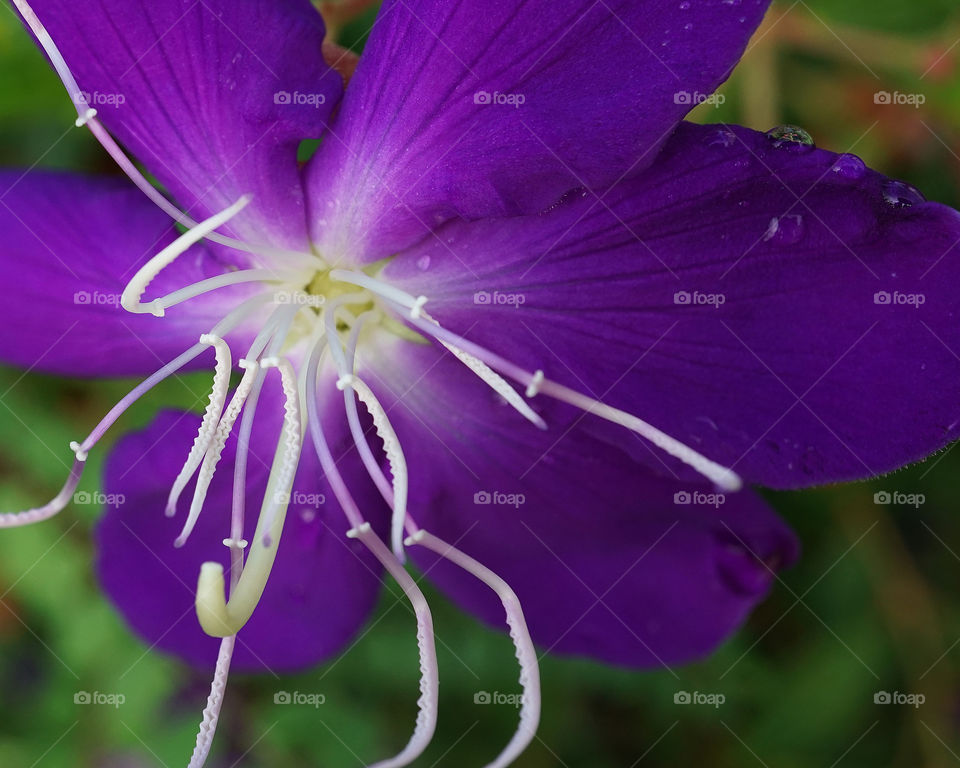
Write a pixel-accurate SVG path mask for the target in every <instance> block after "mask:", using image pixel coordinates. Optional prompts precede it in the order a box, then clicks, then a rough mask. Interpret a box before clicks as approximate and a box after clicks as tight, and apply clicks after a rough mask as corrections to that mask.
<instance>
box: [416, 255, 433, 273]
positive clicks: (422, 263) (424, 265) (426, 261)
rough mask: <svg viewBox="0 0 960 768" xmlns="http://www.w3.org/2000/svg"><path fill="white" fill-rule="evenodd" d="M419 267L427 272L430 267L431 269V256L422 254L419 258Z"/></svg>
mask: <svg viewBox="0 0 960 768" xmlns="http://www.w3.org/2000/svg"><path fill="white" fill-rule="evenodd" d="M417 269H419V270H420V271H421V272H426V271H427V270H428V269H430V257H429V256H421V257H420V258H419V259H417Z"/></svg>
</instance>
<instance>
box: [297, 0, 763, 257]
mask: <svg viewBox="0 0 960 768" xmlns="http://www.w3.org/2000/svg"><path fill="white" fill-rule="evenodd" d="M767 5H768V0H743V2H739V0H738V2H737V3H735V4H734V3H728V2H720V0H710V1H709V2H697V3H681V2H679V0H643V1H642V2H638V1H637V0H617V1H616V2H606V3H594V4H590V3H585V2H582V1H581V0H527V1H526V2H522V3H517V2H515V1H514V0H495V2H488V3H486V4H484V6H483V11H482V13H478V11H477V8H476V7H475V6H473V5H470V4H467V3H450V2H443V0H412V1H411V0H389V1H388V2H386V3H384V6H383V10H382V11H381V12H380V16H379V18H378V20H377V23H376V26H375V27H374V29H373V32H372V34H371V37H370V41H369V43H368V44H367V46H366V48H365V50H364V54H363V57H362V58H361V61H360V65H359V67H358V69H357V72H356V75H355V76H354V78H353V79H352V80H351V82H350V88H349V89H348V91H347V94H346V97H345V99H344V104H343V109H342V111H341V113H340V115H339V116H338V118H337V120H336V122H335V125H334V126H333V128H332V129H331V135H330V136H329V137H328V138H327V140H326V142H325V144H324V146H323V148H322V149H321V152H320V154H319V155H318V156H317V158H316V159H315V160H314V162H313V167H312V169H311V171H310V176H309V181H308V192H309V195H310V206H311V209H312V216H311V218H312V221H313V225H314V236H315V239H316V240H317V241H318V242H321V243H323V244H324V246H325V250H327V251H328V252H334V251H336V252H344V251H345V252H346V253H347V254H348V256H349V257H351V258H355V259H359V260H367V261H373V260H374V259H377V258H380V257H383V256H386V255H389V254H391V253H393V252H394V251H395V250H397V249H399V248H400V247H402V246H404V245H406V244H408V243H410V242H413V241H415V240H417V239H419V238H420V237H422V236H423V235H424V234H425V232H426V231H429V229H431V228H433V227H434V226H435V225H436V224H437V223H438V222H442V221H443V220H445V219H448V218H451V217H454V216H463V217H466V218H476V217H482V216H499V215H515V214H517V213H531V212H535V211H539V210H542V209H544V208H546V207H548V206H550V205H552V204H553V203H555V202H556V201H557V200H558V199H559V198H560V196H561V195H562V194H563V193H564V192H566V191H567V190H570V189H573V188H575V187H580V186H592V187H598V186H606V185H608V184H610V183H611V182H613V181H615V180H616V179H619V178H620V177H622V176H624V175H627V174H630V173H634V172H637V171H639V170H641V169H642V168H643V167H645V166H646V165H648V164H649V163H651V162H652V161H653V159H654V157H655V156H656V150H657V148H658V147H659V146H660V144H661V143H662V142H663V140H664V139H665V138H666V136H667V135H668V134H669V132H670V131H671V129H672V128H673V127H674V126H675V125H676V124H677V122H678V121H679V120H680V119H681V118H682V117H683V116H684V114H686V112H687V111H688V110H689V109H690V101H691V100H693V101H696V100H697V99H699V98H700V97H701V96H702V97H705V96H706V95H707V94H709V93H712V92H713V90H714V89H715V88H716V87H717V85H719V84H720V83H721V82H722V81H723V80H724V79H725V78H726V77H727V75H729V73H730V70H731V69H732V68H733V66H734V64H736V62H737V60H738V59H739V58H740V55H741V53H742V52H743V49H744V46H745V45H746V42H747V40H748V39H749V37H750V35H751V34H752V32H753V30H754V29H755V28H756V26H757V24H758V23H759V21H760V19H761V18H762V16H763V12H764V11H765V10H766V7H767ZM500 102H503V103H500Z"/></svg>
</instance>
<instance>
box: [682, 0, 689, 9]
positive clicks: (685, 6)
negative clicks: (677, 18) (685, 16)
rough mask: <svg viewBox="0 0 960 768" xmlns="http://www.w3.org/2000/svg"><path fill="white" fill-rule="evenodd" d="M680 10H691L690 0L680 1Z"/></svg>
mask: <svg viewBox="0 0 960 768" xmlns="http://www.w3.org/2000/svg"><path fill="white" fill-rule="evenodd" d="M680 10H681V11H689V10H690V0H683V2H682V3H680Z"/></svg>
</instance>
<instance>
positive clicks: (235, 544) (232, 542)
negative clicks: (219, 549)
mask: <svg viewBox="0 0 960 768" xmlns="http://www.w3.org/2000/svg"><path fill="white" fill-rule="evenodd" d="M249 545H250V542H248V541H247V540H246V539H224V540H223V546H225V547H229V548H230V549H246V548H247V547H248V546H249Z"/></svg>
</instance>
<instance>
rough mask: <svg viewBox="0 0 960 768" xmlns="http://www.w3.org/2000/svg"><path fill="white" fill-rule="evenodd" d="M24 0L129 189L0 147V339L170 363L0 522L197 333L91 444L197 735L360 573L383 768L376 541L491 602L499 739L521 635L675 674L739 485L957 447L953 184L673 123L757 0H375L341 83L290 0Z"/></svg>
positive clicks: (112, 575)
mask: <svg viewBox="0 0 960 768" xmlns="http://www.w3.org/2000/svg"><path fill="white" fill-rule="evenodd" d="M14 3H15V5H16V6H17V7H18V8H19V9H20V11H21V13H22V14H23V16H24V18H25V19H26V20H27V22H28V24H29V26H30V28H31V29H32V31H33V33H34V34H35V35H36V36H37V38H38V39H39V42H40V43H41V44H42V45H43V47H44V49H45V50H46V52H47V54H48V55H49V57H50V59H51V61H52V62H53V64H54V66H55V67H56V68H57V69H58V72H59V73H60V75H61V78H62V79H63V80H64V83H65V85H66V87H67V90H68V92H69V93H70V96H71V98H73V100H74V103H75V104H76V106H77V111H78V115H79V117H78V120H77V123H78V125H86V126H87V127H88V128H90V129H91V131H92V132H93V134H94V135H95V136H96V137H97V139H98V140H99V141H100V142H101V143H102V144H103V145H104V147H105V148H106V149H107V150H108V152H109V153H110V154H111V156H113V157H114V158H115V159H116V160H117V161H118V162H119V163H120V165H121V167H122V168H123V170H124V172H125V173H126V174H127V175H128V176H129V177H130V179H132V181H133V182H134V183H130V182H129V181H128V180H126V179H117V178H113V177H109V178H107V177H102V178H92V177H78V176H73V175H69V174H63V173H40V172H29V173H26V174H23V173H19V172H9V171H8V172H4V173H2V175H0V190H2V193H0V202H2V203H3V205H2V207H0V221H2V227H3V232H4V233H5V237H4V243H3V247H2V251H0V252H2V254H3V258H2V260H0V270H2V272H0V275H2V277H3V285H5V286H8V290H7V291H6V293H5V296H4V301H3V303H2V309H0V312H2V313H3V320H4V321H5V325H6V327H7V328H8V329H9V328H15V329H16V332H15V333H6V334H4V335H3V337H2V340H0V357H2V359H4V360H6V361H8V362H11V363H15V364H19V365H22V366H25V367H29V368H30V369H33V370H41V371H48V372H54V373H63V374H69V375H83V376H116V375H133V374H137V375H142V374H148V373H150V372H151V371H153V370H157V369H159V370H157V373H155V374H153V375H151V376H150V377H149V378H148V379H146V380H145V382H144V383H143V384H142V385H141V386H139V387H137V388H136V389H135V390H134V391H133V392H132V393H131V394H130V396H128V397H127V398H125V399H124V400H123V401H122V402H121V403H120V404H118V406H117V407H116V408H115V409H114V410H113V411H111V413H110V414H108V415H107V416H106V417H105V419H104V420H103V421H102V422H101V423H100V424H99V425H98V426H97V427H96V428H95V430H94V431H93V432H92V433H91V435H90V436H89V437H88V438H87V439H86V440H84V441H82V442H79V443H75V444H73V450H74V453H75V456H76V461H75V463H74V466H73V469H72V471H71V474H70V477H69V479H68V482H67V484H66V486H65V487H64V489H63V491H62V492H61V493H60V494H59V495H58V496H57V498H56V499H54V500H53V501H52V502H50V503H49V504H47V505H46V506H44V507H40V508H37V509H34V510H28V511H27V512H23V513H18V514H11V515H6V516H3V517H2V518H0V522H2V523H3V524H5V525H18V524H23V523H26V522H34V521H38V520H42V519H46V518H49V517H50V516H52V515H54V514H56V513H57V512H59V511H60V510H61V509H63V507H64V506H65V505H66V504H67V503H68V502H69V501H70V499H71V498H72V496H73V493H74V490H75V488H76V487H77V482H78V480H79V477H80V473H81V471H82V469H83V465H84V461H85V459H86V456H87V453H88V452H89V451H90V450H92V449H93V448H94V447H95V445H96V443H97V441H98V440H99V439H100V438H101V436H102V435H103V434H104V432H105V431H106V430H107V429H108V428H109V427H110V426H111V425H112V424H113V423H114V422H115V421H116V420H117V419H118V418H119V417H120V415H121V414H122V413H123V411H124V410H125V408H126V407H127V406H128V405H129V404H130V403H131V402H133V401H134V400H135V399H137V398H138V397H140V396H141V395H143V394H144V393H145V392H146V391H147V390H149V388H150V387H151V386H153V385H154V384H155V383H157V382H158V381H160V380H162V379H163V378H166V377H168V376H171V375H174V374H175V373H176V372H177V371H178V370H180V369H195V368H197V367H200V368H203V367H208V366H209V363H210V362H211V357H215V361H214V366H215V372H214V382H213V388H212V392H211V394H210V399H209V402H208V404H207V408H206V410H205V412H204V414H203V416H202V417H201V416H198V415H194V414H188V413H179V412H173V411H164V412H162V413H161V414H160V415H159V416H158V417H157V418H156V420H155V421H154V422H153V423H152V424H151V425H150V426H149V427H148V428H147V429H145V430H144V431H142V432H139V433H136V434H132V435H130V436H127V437H126V438H124V439H123V440H121V441H120V442H119V443H118V444H117V446H116V448H115V449H114V450H113V452H112V453H111V455H110V457H109V459H108V462H107V467H106V478H105V492H106V498H109V499H113V500H115V501H116V504H115V505H114V506H113V507H111V508H109V509H108V510H107V511H106V513H105V516H104V518H103V520H102V522H101V524H100V527H99V529H98V547H99V560H98V570H99V574H100V578H101V581H102V583H103V585H104V588H105V589H106V591H107V592H108V594H109V595H110V596H111V598H112V599H113V600H114V601H115V602H116V604H117V605H118V606H119V607H120V609H121V610H122V611H123V613H124V615H125V616H126V618H127V620H128V621H129V623H130V624H131V626H132V627H133V629H134V630H135V631H137V632H138V633H139V634H140V635H142V636H143V637H144V638H145V639H146V640H148V641H149V642H150V643H152V644H154V645H156V646H157V647H159V648H161V649H164V650H166V651H170V652H172V653H175V654H177V655H179V656H180V657H182V658H184V659H185V660H187V661H189V662H191V663H193V664H197V665H201V666H209V665H211V664H212V663H213V661H214V659H216V660H217V670H216V673H215V680H214V685H213V694H212V696H211V700H210V704H209V705H208V708H207V710H206V712H205V716H204V723H203V725H202V726H201V732H200V736H199V737H198V743H197V751H196V753H195V755H194V759H193V761H192V765H200V764H202V762H203V760H204V759H205V757H206V754H207V752H208V750H209V748H210V741H211V739H212V734H213V729H214V727H215V724H216V719H217V716H218V712H219V706H220V702H221V700H222V696H223V692H224V686H225V681H226V675H227V669H228V667H229V665H230V663H231V659H232V661H233V663H234V665H235V666H236V667H239V668H242V669H245V670H256V669H262V668H264V667H269V668H271V669H274V670H290V669H297V668H302V667H304V666H306V665H310V664H314V663H317V662H320V661H322V660H324V659H327V658H329V657H330V656H331V655H333V654H335V653H338V652H340V651H342V650H343V648H344V647H345V646H346V644H347V643H349V642H350V640H351V638H353V637H354V636H355V635H356V634H357V632H358V631H359V629H360V628H361V627H362V625H363V624H364V622H365V621H366V619H367V617H368V616H369V614H370V611H371V610H372V608H373V605H374V603H375V601H376V597H377V592H378V589H379V586H380V579H381V577H382V572H383V571H384V570H387V571H389V572H390V574H391V575H392V576H393V577H394V578H395V579H396V580H397V581H398V582H399V584H400V586H401V587H402V588H403V590H404V592H405V594H406V595H407V597H408V598H409V600H410V603H411V605H412V608H413V611H414V613H415V616H416V619H417V626H418V645H419V650H420V663H421V668H422V671H423V679H422V683H421V698H420V702H419V703H420V707H421V711H420V715H419V716H418V719H417V725H416V731H415V733H414V736H413V738H412V739H411V741H410V743H409V744H408V745H407V747H406V748H405V749H404V750H403V752H401V753H400V755H398V756H397V757H396V758H393V759H391V760H388V761H385V762H384V763H381V764H378V765H391V766H393V765H397V766H399V765H404V764H406V763H407V762H409V761H410V760H412V759H414V758H415V757H416V755H418V754H419V753H420V752H421V751H422V749H423V748H424V747H425V745H426V743H427V742H428V741H429V739H430V736H431V735H432V732H433V729H434V726H435V717H436V707H437V684H438V683H437V670H436V658H435V653H434V646H433V633H432V623H431V618H430V612H429V608H428V607H427V605H426V602H425V600H424V599H423V595H422V594H421V593H420V591H419V588H418V587H417V584H416V583H415V581H414V580H413V579H412V577H411V576H410V575H409V574H408V572H407V571H406V570H405V569H404V568H403V566H402V563H403V562H404V560H405V558H406V554H407V552H409V554H410V556H411V557H412V559H413V560H414V562H415V563H416V564H417V566H418V567H419V568H421V569H422V570H423V571H424V573H425V574H426V575H427V577H428V578H430V579H431V580H432V581H433V582H434V583H436V584H437V585H438V586H439V587H440V588H441V589H443V590H444V591H445V592H446V593H447V594H449V595H450V596H451V597H452V598H454V599H455V600H456V601H457V602H458V603H459V604H460V605H462V606H463V607H465V608H466V609H467V610H469V611H471V612H472V613H474V614H475V615H477V616H479V617H480V618H482V619H483V620H484V621H486V622H490V623H493V624H495V625H497V626H500V625H502V624H503V620H504V616H505V615H506V618H507V623H508V625H509V628H510V631H511V635H512V637H513V639H514V641H515V644H516V648H517V656H518V659H519V661H520V665H521V678H520V679H521V684H522V687H523V689H524V696H523V703H524V706H523V707H522V710H521V723H520V728H519V730H518V732H517V734H516V735H515V736H514V738H513V739H512V740H511V742H510V744H509V745H508V746H507V748H506V749H505V750H504V751H503V752H502V753H501V755H500V756H499V757H498V758H497V760H496V761H495V762H494V763H492V765H497V766H501V765H506V764H508V763H509V762H510V761H511V760H512V759H513V758H514V757H515V756H516V755H517V754H518V753H519V752H520V751H521V750H522V749H523V747H524V746H525V745H526V744H527V743H528V742H529V740H530V739H531V738H532V735H533V732H534V730H535V728H536V724H537V720H538V716H539V708H540V700H539V678H538V672H537V665H536V652H535V651H534V648H533V645H532V642H533V641H535V642H537V643H538V644H540V645H541V646H542V647H543V648H544V649H546V650H554V651H558V652H563V653H574V654H587V655H590V656H593V657H595V658H598V659H602V660H606V661H609V662H613V663H618V664H626V665H635V666H652V665H657V664H673V663H678V662H683V661H687V660H690V659H695V658H699V657H702V656H704V655H705V654H707V653H709V652H710V651H711V650H712V649H713V648H715V647H716V646H717V644H718V643H720V642H721V641H722V640H723V639H724V638H725V637H727V636H728V635H729V634H730V633H731V632H732V631H733V630H734V629H735V628H736V627H737V626H739V624H740V623H741V622H742V621H743V619H744V617H745V616H746V615H747V614H748V613H749V611H750V609H751V608H752V606H753V605H755V604H756V602H757V601H758V600H760V599H762V597H763V596H764V594H765V593H766V591H767V589H768V587H769V586H770V583H771V581H772V580H773V578H775V574H776V571H777V569H778V568H780V567H783V566H786V565H788V564H789V563H790V562H791V561H792V560H793V559H794V557H795V554H796V544H795V541H794V538H793V536H792V534H791V533H790V532H789V530H788V529H787V528H786V527H785V526H784V524H783V523H782V522H781V521H780V520H779V519H778V518H777V517H776V515H775V514H774V513H773V512H772V510H771V509H770V508H769V507H768V506H767V505H766V504H765V503H764V502H763V501H762V500H761V499H760V497H759V496H757V495H756V494H754V493H753V492H751V491H749V490H739V489H740V485H741V478H742V479H743V481H745V482H746V483H749V484H756V485H764V486H769V487H774V488H798V487H802V486H808V485H815V484H820V483H827V482H836V481H843V480H853V479H857V478H862V477H869V476H873V475H877V474H879V473H883V472H888V471H891V470H893V469H896V468H897V467H900V466H902V465H904V464H905V463H908V462H911V461H915V460H918V459H920V458H922V457H924V456H926V455H928V454H930V453H931V452H933V451H935V450H937V449H939V448H941V447H943V446H944V445H946V444H947V443H948V442H949V441H951V440H952V439H954V438H955V437H956V436H957V433H958V424H960V416H958V410H960V408H958V405H957V398H956V395H955V387H956V382H957V381H960V358H958V357H957V356H956V355H955V354H954V353H953V352H952V351H951V350H952V349H957V348H960V344H958V342H960V338H958V336H960V328H958V326H957V324H956V322H955V311H956V306H957V304H956V299H955V297H954V293H953V291H952V283H953V282H954V279H953V278H950V277H949V275H950V274H952V270H953V269H954V268H957V267H958V250H957V248H956V245H957V244H958V242H960V217H958V215H957V213H956V212H954V211H952V210H950V209H947V208H945V207H943V206H940V205H937V204H933V203H927V202H925V201H924V199H923V198H922V197H921V196H920V194H919V193H918V192H916V190H914V189H912V188H911V187H909V186H907V185H905V184H903V183H900V182H895V181H891V180H889V179H886V178H884V177H883V176H881V175H879V174H877V173H875V172H873V171H871V170H869V169H867V168H866V166H865V165H864V164H863V163H862V161H860V160H859V159H858V158H856V157H854V156H852V155H839V156H838V155H835V154H833V153H830V152H826V151H823V150H819V149H816V148H815V147H814V146H813V143H812V141H811V140H810V138H809V136H807V135H806V134H805V133H804V132H803V131H802V130H800V129H798V128H793V127H784V128H781V129H777V130H775V131H772V132H771V133H770V134H760V133H756V132H754V131H751V130H748V129H746V128H740V127H736V126H699V125H694V124H691V123H686V122H682V120H683V117H684V115H685V113H686V111H687V110H688V109H689V107H690V105H691V103H692V102H694V101H697V100H699V99H700V96H699V94H709V93H712V92H713V91H714V90H715V88H716V87H717V86H718V85H719V84H720V83H721V82H722V81H723V80H724V79H725V77H726V76H727V75H728V74H729V71H730V69H731V68H732V67H733V65H734V64H735V63H736V61H737V60H738V58H739V57H740V55H741V53H742V52H743V49H744V47H745V46H746V44H747V40H748V38H749V36H750V35H751V33H752V32H753V30H754V29H755V28H756V26H757V24H758V23H759V21H760V19H761V17H762V14H763V12H764V10H765V9H766V6H767V2H765V1H763V0H743V1H742V2H740V1H739V0H738V2H730V0H723V1H721V0H704V1H703V2H699V3H687V2H684V3H679V2H677V0H644V1H643V2H638V0H629V1H627V0H618V1H617V2H600V3H586V2H574V1H573V0H551V1H550V2H545V1H543V2H541V0H535V1H530V2H507V1H505V0H495V1H494V2H491V3H487V4H486V5H485V6H484V8H483V9H482V11H480V10H478V9H477V7H476V6H475V5H471V4H467V3H453V2H440V1H439V0H387V2H385V3H384V7H383V9H382V11H381V12H380V15H379V17H378V21H377V23H376V25H375V27H374V29H373V32H372V35H371V37H370V40H369V43H368V45H367V47H366V50H365V52H364V54H363V57H362V59H361V62H360V65H359V68H358V69H357V72H356V75H355V77H354V79H353V80H352V81H351V83H350V85H349V88H347V89H346V91H345V92H344V89H343V84H342V80H341V79H340V77H339V75H338V74H337V73H336V72H335V71H333V70H332V69H331V68H330V66H328V64H327V63H326V62H325V61H324V60H323V58H322V55H321V41H322V40H323V37H324V28H323V24H322V22H321V21H320V18H319V16H318V15H317V14H316V13H315V12H314V10H313V9H312V7H311V5H310V3H309V2H308V0H272V1H271V2H244V3H237V2H232V3H228V2H222V0H206V1H205V2H200V3H191V2H186V1H185V0H184V1H181V0H155V1H154V2H152V3H141V2H136V1H134V0H122V1H121V0H101V1H100V2H97V3H90V2H85V1H83V0H75V2H72V3H66V2H62V1H60V0H56V1H55V0H42V2H40V1H38V2H36V3H35V6H36V11H37V15H38V17H39V18H37V17H35V16H34V15H33V12H32V11H31V9H30V8H29V7H28V6H27V4H26V3H25V2H24V1H23V0H14ZM47 32H49V37H48V36H47ZM108 130H109V133H108V132H107V131H108ZM114 138H115V139H116V142H119V144H120V145H123V146H124V147H125V148H126V149H127V150H129V151H130V152H131V153H132V155H134V156H136V157H137V158H139V160H140V161H141V162H142V163H143V165H144V167H145V168H147V169H148V170H149V172H150V173H151V174H152V175H153V177H154V178H155V179H156V180H157V182H159V184H160V185H162V187H163V188H164V190H165V192H166V193H167V196H163V195H162V194H161V193H160V192H159V191H158V190H157V189H155V188H154V187H152V186H151V185H150V184H149V183H148V182H147V181H146V179H145V178H144V177H143V176H142V175H141V174H140V171H139V170H138V169H137V167H136V166H134V165H133V164H132V163H131V162H130V161H129V160H127V156H126V155H125V154H124V152H123V151H122V150H121V149H120V146H119V145H118V144H117V143H115V141H114ZM305 139H321V143H320V146H319V149H318V150H317V151H316V153H315V155H314V156H313V157H312V159H311V160H310V161H309V162H308V163H306V165H304V166H301V165H299V164H298V162H297V153H298V146H299V144H300V142H301V141H302V140H305ZM138 187H139V189H138ZM144 193H146V194H144ZM170 200H175V201H176V203H177V206H179V207H176V206H175V205H174V204H173V203H171V202H170ZM184 211H185V212H186V213H184ZM177 224H179V225H180V230H179V231H178V229H177V228H176V225H177ZM211 349H212V350H213V354H212V355H211V353H210V351H209V350H211ZM184 350H187V351H186V352H184ZM274 368H276V369H277V372H271V371H272V369H274ZM231 374H242V377H239V382H237V381H236V380H235V379H234V380H232V379H231ZM234 384H235V386H234ZM218 466H219V468H218ZM251 511H252V512H251ZM165 513H166V514H165ZM281 532H282V534H283V535H282V543H281ZM405 537H406V538H405ZM224 545H226V546H224ZM225 573H226V574H228V576H229V579H228V580H229V601H227V600H226V599H225V589H224V586H225V585H224V581H225V576H224V574H225ZM198 575H199V583H198ZM194 601H196V611H195V612H194V611H193V610H192V606H193V605H194ZM521 606H522V608H521ZM195 615H196V616H197V617H199V623H198V622H197V621H196V619H195ZM201 626H202V627H203V629H201ZM528 627H529V632H528ZM204 630H205V632H206V633H205V632H204ZM238 632H239V634H238ZM209 635H213V636H215V637H220V638H223V639H222V640H221V641H220V642H219V645H218V641H217V640H215V639H213V638H212V637H210V636H209ZM218 648H219V650H218Z"/></svg>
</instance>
